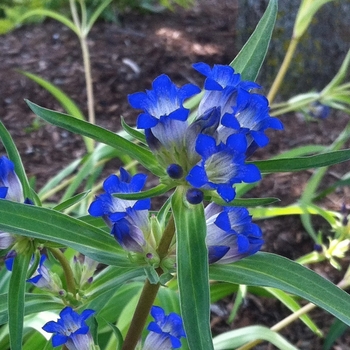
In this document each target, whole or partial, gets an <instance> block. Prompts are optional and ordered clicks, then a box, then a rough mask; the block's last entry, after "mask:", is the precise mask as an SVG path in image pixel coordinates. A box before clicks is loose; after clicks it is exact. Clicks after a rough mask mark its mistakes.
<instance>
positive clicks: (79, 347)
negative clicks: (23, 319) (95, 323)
mask: <svg viewBox="0 0 350 350" xmlns="http://www.w3.org/2000/svg"><path fill="white" fill-rule="evenodd" d="M94 312H95V311H94V310H89V309H87V310H84V311H83V312H82V313H81V315H79V314H78V313H77V312H76V311H74V310H73V309H72V308H71V307H69V306H67V307H65V308H64V309H63V310H62V311H61V312H60V318H59V319H58V320H57V322H55V321H49V322H47V323H46V324H45V325H44V326H43V327H42V328H43V330H44V331H45V332H48V333H55V334H54V335H53V336H52V346H53V347H56V346H60V345H63V344H64V345H65V346H66V347H67V349H68V350H90V349H92V348H93V346H94V342H93V339H92V336H91V334H90V332H89V327H88V326H87V325H86V323H85V320H86V319H88V318H89V317H90V316H91V315H92V314H93V313H94Z"/></svg>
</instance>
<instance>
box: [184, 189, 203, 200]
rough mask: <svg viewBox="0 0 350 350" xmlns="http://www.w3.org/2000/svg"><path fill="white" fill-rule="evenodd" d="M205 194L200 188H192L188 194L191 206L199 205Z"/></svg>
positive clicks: (187, 197)
mask: <svg viewBox="0 0 350 350" xmlns="http://www.w3.org/2000/svg"><path fill="white" fill-rule="evenodd" d="M203 197H204V195H203V192H202V191H201V190H199V189H198V188H190V189H189V190H188V191H187V192H186V199H187V201H188V203H190V204H199V203H201V202H202V201H203Z"/></svg>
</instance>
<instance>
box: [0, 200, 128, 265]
mask: <svg viewBox="0 0 350 350" xmlns="http://www.w3.org/2000/svg"><path fill="white" fill-rule="evenodd" d="M0 217H1V220H0V231H5V232H10V233H13V234H18V235H22V236H26V237H32V238H38V239H40V240H44V241H52V242H56V243H59V244H62V245H63V246H68V247H71V248H73V249H75V250H77V251H79V252H80V253H82V254H84V255H87V256H89V257H90V258H92V259H94V260H96V261H99V262H101V263H104V264H107V265H118V266H130V264H131V263H130V262H129V260H128V259H127V258H126V253H125V252H124V251H123V249H121V248H120V247H119V246H118V244H117V242H116V241H115V240H114V239H113V238H112V236H111V235H109V234H108V233H106V232H105V231H104V230H101V229H99V228H96V227H94V226H92V225H89V224H88V223H86V222H83V221H81V220H78V219H75V218H72V217H70V216H68V215H65V214H62V213H60V212H57V211H55V210H51V209H46V208H41V207H36V206H33V205H26V204H20V203H15V202H10V201H5V200H0Z"/></svg>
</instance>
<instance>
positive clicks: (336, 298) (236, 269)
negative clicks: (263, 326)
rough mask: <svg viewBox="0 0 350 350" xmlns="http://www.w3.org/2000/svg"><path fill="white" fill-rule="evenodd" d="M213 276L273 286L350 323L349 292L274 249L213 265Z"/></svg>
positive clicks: (211, 275) (211, 274) (231, 280)
mask: <svg viewBox="0 0 350 350" xmlns="http://www.w3.org/2000/svg"><path fill="white" fill-rule="evenodd" d="M210 278H211V279H214V280H217V281H225V282H230V283H235V284H246V285H248V286H264V287H273V288H278V289H281V290H284V291H285V292H288V293H291V294H294V295H298V296H300V297H302V298H304V299H306V300H308V301H310V302H311V303H314V304H316V305H317V306H319V307H321V308H322V309H324V310H326V311H328V312H329V313H331V314H333V315H334V316H335V317H337V318H339V319H340V320H342V321H343V322H344V323H346V324H347V325H349V326H350V314H349V312H348V310H350V295H349V294H347V293H346V292H344V291H343V290H341V289H340V288H338V287H337V286H336V285H334V284H333V283H332V282H330V281H328V280H326V279H325V278H323V277H321V276H319V275H318V274H317V273H315V272H313V271H312V270H309V269H308V268H306V267H304V266H302V265H300V264H298V263H296V262H294V261H291V260H289V259H286V258H284V257H281V256H278V255H275V254H271V253H257V254H255V255H252V256H250V257H247V258H244V259H242V260H240V261H237V262H235V263H233V264H229V265H219V264H216V265H212V266H211V267H210Z"/></svg>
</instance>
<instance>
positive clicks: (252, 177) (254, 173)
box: [243, 164, 261, 183]
mask: <svg viewBox="0 0 350 350" xmlns="http://www.w3.org/2000/svg"><path fill="white" fill-rule="evenodd" d="M260 179H261V173H260V170H259V168H258V167H257V166H256V165H254V164H247V165H246V168H245V175H244V178H243V181H244V182H247V183H252V182H256V181H259V180H260Z"/></svg>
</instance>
